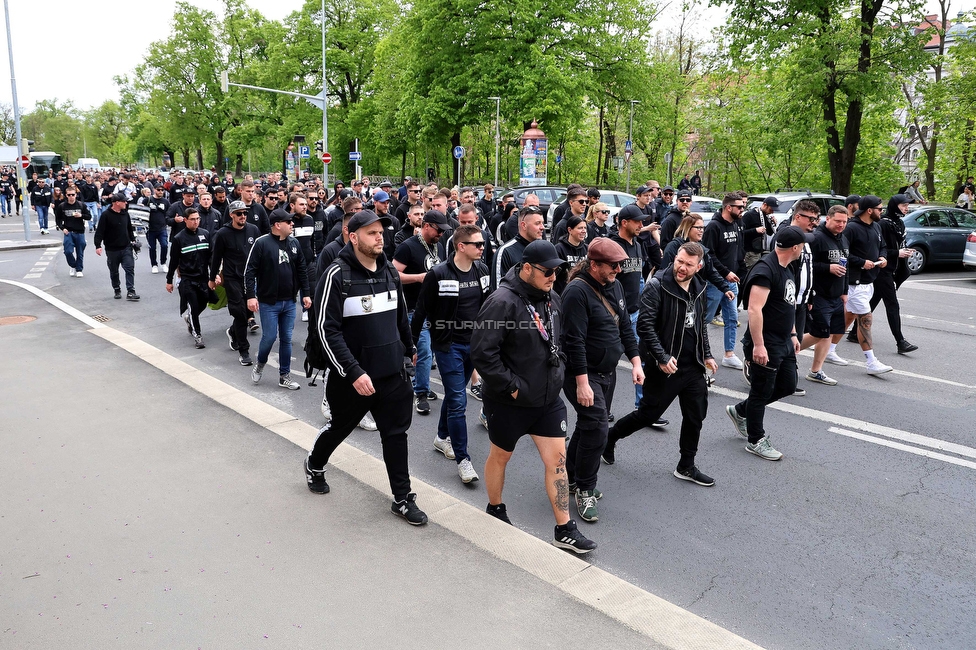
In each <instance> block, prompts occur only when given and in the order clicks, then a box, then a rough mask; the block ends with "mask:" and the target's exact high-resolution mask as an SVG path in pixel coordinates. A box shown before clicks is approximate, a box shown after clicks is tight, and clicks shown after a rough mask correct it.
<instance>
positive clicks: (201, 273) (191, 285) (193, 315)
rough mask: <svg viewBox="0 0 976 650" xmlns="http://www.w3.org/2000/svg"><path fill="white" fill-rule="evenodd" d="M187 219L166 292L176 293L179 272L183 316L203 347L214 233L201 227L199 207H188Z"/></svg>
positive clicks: (173, 252) (178, 239)
mask: <svg viewBox="0 0 976 650" xmlns="http://www.w3.org/2000/svg"><path fill="white" fill-rule="evenodd" d="M207 196H209V195H207ZM184 219H185V223H186V227H185V228H184V229H183V230H181V231H180V232H179V234H178V235H176V236H175V237H173V244H172V248H171V250H170V254H169V257H170V260H169V261H170V269H169V271H167V272H166V291H168V292H169V293H173V274H174V273H176V272H177V271H179V274H180V285H179V290H180V315H181V316H183V320H184V321H186V329H187V331H188V332H189V333H190V336H192V337H193V342H194V345H195V346H196V348H197V349H198V350H199V349H201V348H205V347H206V345H204V343H203V334H202V332H201V331H200V314H201V313H202V312H203V310H204V309H206V307H207V302H208V300H207V298H208V296H209V293H208V291H207V289H208V287H207V282H208V278H209V276H210V233H208V232H207V231H206V230H204V229H203V228H200V214H199V213H198V211H197V209H196V208H187V210H186V213H185V215H184Z"/></svg>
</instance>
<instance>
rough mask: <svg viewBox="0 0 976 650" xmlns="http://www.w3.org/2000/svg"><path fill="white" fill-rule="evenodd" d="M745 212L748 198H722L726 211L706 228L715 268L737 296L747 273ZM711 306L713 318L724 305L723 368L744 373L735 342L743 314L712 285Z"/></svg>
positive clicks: (735, 194)
mask: <svg viewBox="0 0 976 650" xmlns="http://www.w3.org/2000/svg"><path fill="white" fill-rule="evenodd" d="M744 209H745V199H743V198H742V197H741V196H740V195H739V194H738V192H730V193H728V194H726V195H725V197H724V198H723V199H722V212H721V214H720V215H719V216H718V217H717V218H713V219H712V220H711V221H709V222H708V224H707V225H706V226H705V236H704V237H703V238H702V244H704V245H705V246H707V247H708V250H710V251H711V252H712V255H713V256H714V257H713V259H712V261H713V263H714V265H715V269H716V270H717V271H718V272H719V274H720V275H722V277H724V278H725V279H726V280H728V283H729V289H731V290H732V293H734V294H735V295H736V296H738V295H739V273H741V272H742V271H743V267H744V264H743V260H744V259H745V249H744V248H743V246H742V225H741V224H740V221H741V219H742V211H743V210H744ZM706 291H707V292H708V306H707V311H708V313H707V314H706V315H707V316H708V317H709V319H711V316H712V315H713V314H715V310H716V309H717V308H718V306H719V305H720V304H721V306H722V320H723V323H724V326H723V327H724V329H725V340H724V343H725V356H724V357H723V358H722V365H723V366H725V367H726V368H734V369H736V370H742V361H741V360H740V359H739V357H737V356H735V340H736V335H737V334H738V331H739V311H738V308H737V306H736V300H735V299H734V298H733V299H732V300H729V298H727V297H726V296H725V295H724V294H723V293H722V292H721V291H719V290H718V289H717V288H716V287H714V286H712V285H708V288H707V289H706Z"/></svg>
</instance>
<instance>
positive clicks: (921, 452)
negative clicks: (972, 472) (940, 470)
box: [827, 427, 976, 469]
mask: <svg viewBox="0 0 976 650" xmlns="http://www.w3.org/2000/svg"><path fill="white" fill-rule="evenodd" d="M827 431H830V432H831V433H837V434H840V435H842V436H847V437H848V438H856V439H858V440H864V441H865V442H873V443H874V444H876V445H881V446H882V447H891V448H892V449H898V450H900V451H907V452H908V453H910V454H915V455H917V456H925V457H926V458H934V459H935V460H941V461H943V462H946V463H952V464H953V465H959V466H960V467H968V468H969V469H976V463H974V462H972V461H968V460H963V459H961V458H953V457H952V456H946V455H945V454H939V453H936V452H934V451H929V450H927V449H919V448H917V447H910V446H908V445H903V444H901V443H900V442H892V441H891V440H884V439H883V438H875V437H874V436H866V435H864V434H863V433H857V432H855V431H848V430H847V429H839V428H837V427H830V428H829V429H827Z"/></svg>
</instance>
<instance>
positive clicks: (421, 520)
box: [305, 210, 427, 526]
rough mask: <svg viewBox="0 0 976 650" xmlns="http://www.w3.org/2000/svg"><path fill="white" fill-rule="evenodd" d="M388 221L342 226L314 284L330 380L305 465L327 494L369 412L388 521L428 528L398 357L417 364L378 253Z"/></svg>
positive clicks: (396, 287) (392, 277)
mask: <svg viewBox="0 0 976 650" xmlns="http://www.w3.org/2000/svg"><path fill="white" fill-rule="evenodd" d="M389 224H390V221H389V219H388V218H387V217H379V216H377V215H376V214H375V213H374V212H371V211H369V210H363V211H360V212H357V213H356V214H355V215H354V216H353V217H352V218H351V219H350V220H349V222H348V224H347V225H346V231H347V232H348V233H349V243H348V244H346V246H345V247H344V248H343V249H342V251H340V253H339V256H338V257H337V258H336V260H335V261H334V262H333V263H332V265H331V266H329V268H328V269H326V272H325V273H324V274H323V275H322V277H321V278H319V282H318V284H317V285H316V287H315V302H314V307H313V309H312V316H313V319H314V322H315V325H316V329H315V332H316V334H317V336H318V339H319V341H320V342H321V345H322V346H323V349H324V352H325V355H326V358H327V359H328V360H329V365H330V366H331V367H332V372H331V373H330V375H331V377H330V378H329V382H328V384H327V386H326V397H327V399H328V402H329V403H330V404H331V405H332V420H331V421H330V422H329V423H328V424H326V425H325V426H324V427H322V429H321V430H320V431H319V435H318V438H316V440H315V444H314V446H313V447H312V451H311V452H309V454H308V457H307V458H306V459H305V480H306V483H307V484H308V489H309V490H311V491H312V492H315V493H317V494H325V493H327V492H329V491H330V488H329V484H328V482H326V480H325V465H326V463H328V462H329V458H331V456H332V453H333V452H334V451H335V450H336V448H338V446H339V445H340V444H342V441H343V440H345V439H346V437H347V436H348V435H349V434H350V433H351V432H352V430H353V429H354V428H356V425H357V424H359V422H360V421H361V420H362V419H363V417H364V416H365V415H366V414H367V413H369V412H372V413H373V416H374V417H375V419H376V426H377V428H378V429H379V432H380V439H381V441H382V444H383V462H384V463H385V464H386V472H387V476H388V477H389V480H390V490H391V491H392V493H393V505H392V506H391V510H392V512H393V513H394V514H396V515H398V516H400V517H403V518H404V519H406V520H407V522H409V523H410V524H413V525H415V526H420V525H423V524H426V523H427V515H426V514H424V512H423V511H422V510H421V509H420V508H419V507H418V506H417V495H416V494H414V493H413V492H411V491H410V470H409V467H408V465H407V429H408V428H410V420H411V417H410V407H411V405H412V403H413V396H412V392H411V390H410V380H409V378H408V376H407V374H406V371H405V369H404V367H403V358H404V356H412V357H414V358H416V356H417V350H416V348H415V347H414V345H413V340H412V339H411V336H410V327H409V325H408V321H407V305H406V302H405V301H404V299H403V294H402V293H401V291H400V280H399V276H398V274H397V272H396V270H395V269H394V268H392V267H391V266H390V264H389V263H388V262H387V260H386V255H384V254H383V231H384V230H385V229H386V227H387V226H388V225H389Z"/></svg>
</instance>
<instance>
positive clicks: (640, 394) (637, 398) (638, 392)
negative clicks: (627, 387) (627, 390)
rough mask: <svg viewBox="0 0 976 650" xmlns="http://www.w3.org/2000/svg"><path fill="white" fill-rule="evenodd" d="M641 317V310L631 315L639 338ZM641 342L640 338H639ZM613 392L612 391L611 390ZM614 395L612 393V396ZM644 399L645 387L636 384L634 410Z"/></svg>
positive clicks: (642, 364) (635, 334)
mask: <svg viewBox="0 0 976 650" xmlns="http://www.w3.org/2000/svg"><path fill="white" fill-rule="evenodd" d="M639 315H640V310H639V309H638V310H637V311H635V312H634V313H633V314H631V315H630V325H631V327H633V328H634V336H637V317H638V316H639ZM638 340H640V337H638ZM643 367H644V363H643V362H641V368H643ZM611 390H612V389H611ZM612 394H613V393H612V392H611V395H612ZM642 397H644V387H643V386H641V385H640V384H634V408H640V402H641V398H642Z"/></svg>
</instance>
